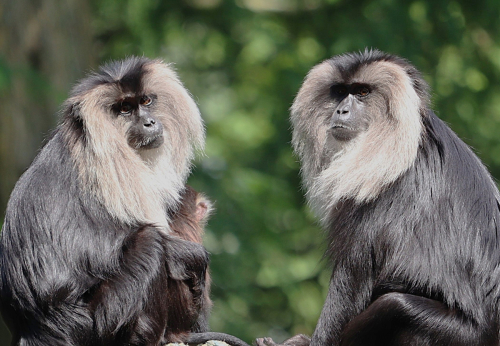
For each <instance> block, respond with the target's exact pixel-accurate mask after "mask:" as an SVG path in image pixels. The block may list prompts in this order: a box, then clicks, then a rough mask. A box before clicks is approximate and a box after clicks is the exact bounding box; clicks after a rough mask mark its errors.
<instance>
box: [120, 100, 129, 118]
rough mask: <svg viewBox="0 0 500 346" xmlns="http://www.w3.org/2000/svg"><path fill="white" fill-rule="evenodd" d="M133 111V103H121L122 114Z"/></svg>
mask: <svg viewBox="0 0 500 346" xmlns="http://www.w3.org/2000/svg"><path fill="white" fill-rule="evenodd" d="M130 112H132V105H131V104H130V103H129V102H125V101H124V102H122V103H121V104H120V114H122V115H128V114H130Z"/></svg>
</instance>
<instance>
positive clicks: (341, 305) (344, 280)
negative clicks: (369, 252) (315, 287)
mask: <svg viewBox="0 0 500 346" xmlns="http://www.w3.org/2000/svg"><path fill="white" fill-rule="evenodd" d="M369 277H370V276H369V274H368V272H364V271H363V273H361V272H353V271H352V270H350V267H349V266H347V265H345V264H341V263H339V264H337V265H336V268H335V269H334V272H333V276H332V279H331V280H330V287H329V290H328V295H327V298H326V301H325V304H324V305H323V310H322V311H321V315H320V318H319V320H318V324H317V325H316V329H315V331H314V334H313V336H312V338H311V339H309V338H308V337H307V336H305V335H302V334H298V335H295V336H293V337H292V338H290V339H287V340H285V341H284V342H283V343H280V344H277V343H275V342H274V341H273V340H272V339H271V338H261V339H257V340H256V345H257V346H277V345H280V346H309V345H314V346H324V345H329V346H330V345H332V346H336V345H340V335H341V331H342V329H343V328H344V327H345V325H346V324H347V322H348V321H349V320H350V319H351V318H352V317H354V316H356V315H357V314H359V313H360V312H361V311H363V309H364V307H365V306H366V305H367V304H368V303H369V300H370V290H371V280H369V279H368V278H369ZM353 278H355V279H354V281H350V280H353ZM352 282H356V287H354V285H353V284H352ZM353 297H358V298H359V297H363V300H362V301H361V300H359V299H358V300H355V299H354V298H353Z"/></svg>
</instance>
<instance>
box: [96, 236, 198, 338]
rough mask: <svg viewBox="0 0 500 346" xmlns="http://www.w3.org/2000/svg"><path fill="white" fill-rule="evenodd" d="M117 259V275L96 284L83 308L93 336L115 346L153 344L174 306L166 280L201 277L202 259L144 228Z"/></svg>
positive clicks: (190, 246)
mask: <svg viewBox="0 0 500 346" xmlns="http://www.w3.org/2000/svg"><path fill="white" fill-rule="evenodd" d="M121 257H122V258H121V260H120V262H121V265H120V268H119V270H118V271H117V272H115V273H114V274H113V275H112V276H110V277H109V278H108V279H106V280H104V281H103V282H101V283H100V285H99V286H98V287H97V289H96V291H95V293H94V294H93V296H92V299H91V301H90V304H89V305H90V308H91V311H93V315H94V319H95V324H96V329H97V333H98V335H99V336H100V337H101V338H103V339H104V340H113V342H115V343H116V342H117V341H118V340H119V339H120V338H123V340H129V339H131V340H144V339H146V340H151V342H153V341H154V342H159V341H160V340H158V339H157V338H158V336H159V335H163V333H164V332H165V328H166V326H167V327H169V326H168V322H167V319H168V317H169V313H171V308H172V306H171V305H172V304H176V303H177V304H179V302H177V301H176V302H172V301H170V300H171V299H169V298H170V297H171V296H172V295H173V296H174V297H175V293H174V292H170V291H171V288H172V287H171V285H170V283H169V280H174V281H175V280H178V281H185V280H191V281H195V280H196V278H197V277H204V275H205V270H206V266H207V264H208V256H207V253H206V251H205V250H204V248H203V247H202V246H201V245H199V244H196V243H192V242H187V241H184V240H181V239H178V238H175V237H169V236H166V235H164V234H162V233H160V232H158V231H157V230H156V229H155V228H153V227H144V228H142V229H140V230H139V231H137V232H136V233H135V234H133V235H132V236H130V237H129V238H128V239H126V241H125V243H124V245H123V252H122V254H121ZM202 285H203V284H199V286H200V289H202V287H201V286H202ZM195 290H196V289H195ZM194 294H196V293H194ZM180 304H181V305H182V302H180ZM153 339H154V340H153Z"/></svg>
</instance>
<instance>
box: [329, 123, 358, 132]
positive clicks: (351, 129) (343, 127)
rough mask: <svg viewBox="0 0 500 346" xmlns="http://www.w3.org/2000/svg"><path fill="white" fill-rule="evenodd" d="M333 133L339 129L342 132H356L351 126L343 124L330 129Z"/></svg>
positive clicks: (334, 125)
mask: <svg viewBox="0 0 500 346" xmlns="http://www.w3.org/2000/svg"><path fill="white" fill-rule="evenodd" d="M330 129H331V130H332V131H335V130H337V129H341V130H348V131H354V129H353V128H351V127H349V126H345V125H343V124H333V125H332V126H331V128H330Z"/></svg>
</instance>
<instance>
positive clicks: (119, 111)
mask: <svg viewBox="0 0 500 346" xmlns="http://www.w3.org/2000/svg"><path fill="white" fill-rule="evenodd" d="M157 98H158V97H157V96H156V95H154V94H152V95H142V96H131V97H127V98H125V99H123V100H121V101H120V102H118V103H117V104H115V105H114V106H113V109H114V111H115V112H116V115H117V117H122V118H123V119H124V120H125V121H126V122H127V126H128V129H127V134H126V137H127V141H128V144H129V145H130V146H131V147H132V148H134V149H136V150H139V149H156V148H159V147H160V146H161V145H162V144H163V143H164V137H163V124H162V123H161V121H160V120H159V119H158V117H156V116H155V115H154V113H155V112H154V111H155V101H156V100H157Z"/></svg>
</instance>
